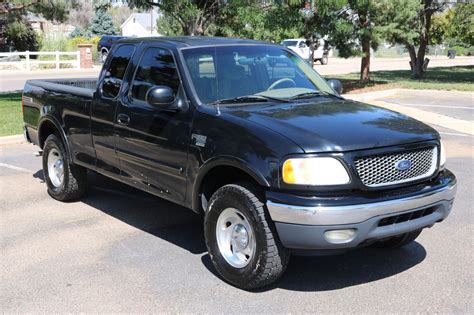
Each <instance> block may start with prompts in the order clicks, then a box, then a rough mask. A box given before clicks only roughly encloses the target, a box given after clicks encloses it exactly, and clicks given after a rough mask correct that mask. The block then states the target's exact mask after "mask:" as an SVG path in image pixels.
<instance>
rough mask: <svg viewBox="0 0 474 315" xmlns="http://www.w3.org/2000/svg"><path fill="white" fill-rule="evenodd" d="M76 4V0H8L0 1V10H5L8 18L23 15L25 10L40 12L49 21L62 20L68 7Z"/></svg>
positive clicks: (66, 13)
mask: <svg viewBox="0 0 474 315" xmlns="http://www.w3.org/2000/svg"><path fill="white" fill-rule="evenodd" d="M75 5H77V0H71V1H66V0H47V1H46V0H10V1H5V2H3V1H2V3H0V12H5V13H6V15H7V18H8V19H11V18H12V17H13V18H14V17H18V16H23V15H25V14H26V10H30V11H32V12H34V13H38V14H41V15H42V16H43V17H44V18H45V19H47V20H49V21H58V22H64V21H65V20H66V18H67V15H68V12H69V9H70V8H71V7H73V6H75Z"/></svg>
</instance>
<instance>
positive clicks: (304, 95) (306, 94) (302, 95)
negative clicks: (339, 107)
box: [289, 91, 343, 100]
mask: <svg viewBox="0 0 474 315" xmlns="http://www.w3.org/2000/svg"><path fill="white" fill-rule="evenodd" d="M321 95H323V96H332V97H337V98H339V99H343V98H342V97H341V96H339V95H336V94H332V93H329V92H323V91H312V92H304V93H300V94H296V95H295V96H292V97H290V98H289V99H290V100H296V99H302V98H310V97H313V96H321Z"/></svg>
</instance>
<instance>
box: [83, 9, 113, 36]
mask: <svg viewBox="0 0 474 315" xmlns="http://www.w3.org/2000/svg"><path fill="white" fill-rule="evenodd" d="M109 5H110V4H109V3H108V2H98V3H97V4H96V6H95V9H96V11H95V15H94V17H93V18H92V20H91V24H90V26H89V32H90V33H91V34H92V35H98V36H102V35H116V34H117V30H116V29H115V26H114V21H113V20H112V17H111V16H110V14H109V13H107V9H108V7H109Z"/></svg>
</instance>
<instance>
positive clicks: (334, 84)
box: [328, 80, 342, 95]
mask: <svg viewBox="0 0 474 315" xmlns="http://www.w3.org/2000/svg"><path fill="white" fill-rule="evenodd" d="M328 84H329V86H330V87H331V89H333V90H334V92H336V93H337V94H339V95H341V94H342V83H341V81H339V80H329V81H328Z"/></svg>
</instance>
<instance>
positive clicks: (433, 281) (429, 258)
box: [0, 127, 474, 314]
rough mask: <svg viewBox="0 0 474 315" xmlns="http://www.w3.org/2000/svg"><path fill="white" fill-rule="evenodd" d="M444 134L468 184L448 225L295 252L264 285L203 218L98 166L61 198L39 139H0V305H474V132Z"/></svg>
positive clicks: (261, 308)
mask: <svg viewBox="0 0 474 315" xmlns="http://www.w3.org/2000/svg"><path fill="white" fill-rule="evenodd" d="M437 128H439V130H440V131H442V132H444V131H446V129H444V128H442V127H437ZM443 136H444V140H445V144H446V147H447V152H448V163H447V167H448V168H450V169H451V170H452V171H453V172H454V173H455V174H456V175H457V177H458V182H459V188H458V195H457V199H456V202H455V205H454V208H453V211H452V213H451V215H450V217H449V218H448V219H447V220H446V221H445V222H443V223H441V224H437V225H435V226H434V227H433V228H431V229H426V230H425V231H424V232H423V233H422V234H421V236H420V237H419V238H418V240H417V241H416V242H414V243H412V244H410V245H408V246H406V247H404V248H401V249H397V250H380V249H375V248H365V249H361V250H357V251H353V252H349V253H346V254H342V255H338V256H327V257H292V260H291V262H290V264H289V267H288V270H287V272H286V274H285V275H284V277H283V278H282V279H281V280H280V281H278V282H277V283H275V284H274V285H273V286H270V287H267V288H264V289H261V290H259V291H256V292H246V291H242V290H238V289H236V288H234V287H232V286H230V285H228V284H226V283H225V282H223V281H222V280H220V279H219V277H218V276H217V274H216V272H215V270H214V268H213V267H212V264H211V262H210V259H209V256H208V254H207V252H206V249H205V246H204V239H203V232H202V218H201V217H200V216H198V215H195V214H193V213H192V212H191V211H189V210H187V209H184V208H182V207H179V206H176V205H173V204H171V203H169V202H167V201H164V200H162V199H160V198H157V197H153V196H151V195H148V194H146V193H143V192H140V191H137V190H135V189H133V188H130V187H128V186H124V185H122V184H119V183H116V182H113V181H111V180H108V179H106V178H104V177H102V176H99V175H95V174H92V173H91V174H89V185H90V189H89V193H88V195H87V196H86V197H85V198H83V199H82V200H80V201H77V202H69V203H62V202H58V201H55V200H53V199H52V198H51V197H49V196H48V194H47V193H46V185H45V184H44V182H43V172H42V170H41V160H40V158H37V157H34V156H33V153H34V151H35V149H36V148H35V147H34V146H32V145H27V144H22V145H12V146H3V147H0V217H1V220H0V236H1V242H0V243H1V268H0V277H1V282H0V292H1V294H0V309H1V310H2V312H5V313H10V312H15V313H27V312H35V313H53V312H54V313H65V312H68V313H71V312H74V313H79V312H91V313H92V312H94V313H100V312H108V313H117V312H128V313H129V312H136V313H144V312H147V313H158V312H173V313H178V312H180V313H184V312H186V313H239V314H242V313H243V314H249V313H288V312H292V313H302V312H317V313H341V312H344V313H348V312H351V313H354V312H355V313H369V312H370V313H375V312H381V313H387V312H391V313H393V312H397V313H404V312H413V313H418V312H423V313H429V312H436V313H473V312H474V308H473V303H472V301H473V298H474V296H473V290H472V288H473V285H474V283H473V279H474V262H473V258H474V255H472V244H473V241H474V238H473V234H472V231H473V230H474V225H473V221H474V220H473V219H474V215H473V208H472V192H473V187H474V180H473V179H474V158H473V150H474V146H473V137H471V136H465V135H462V136H459V135H452V134H450V133H449V130H448V133H446V134H444V135H443Z"/></svg>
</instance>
